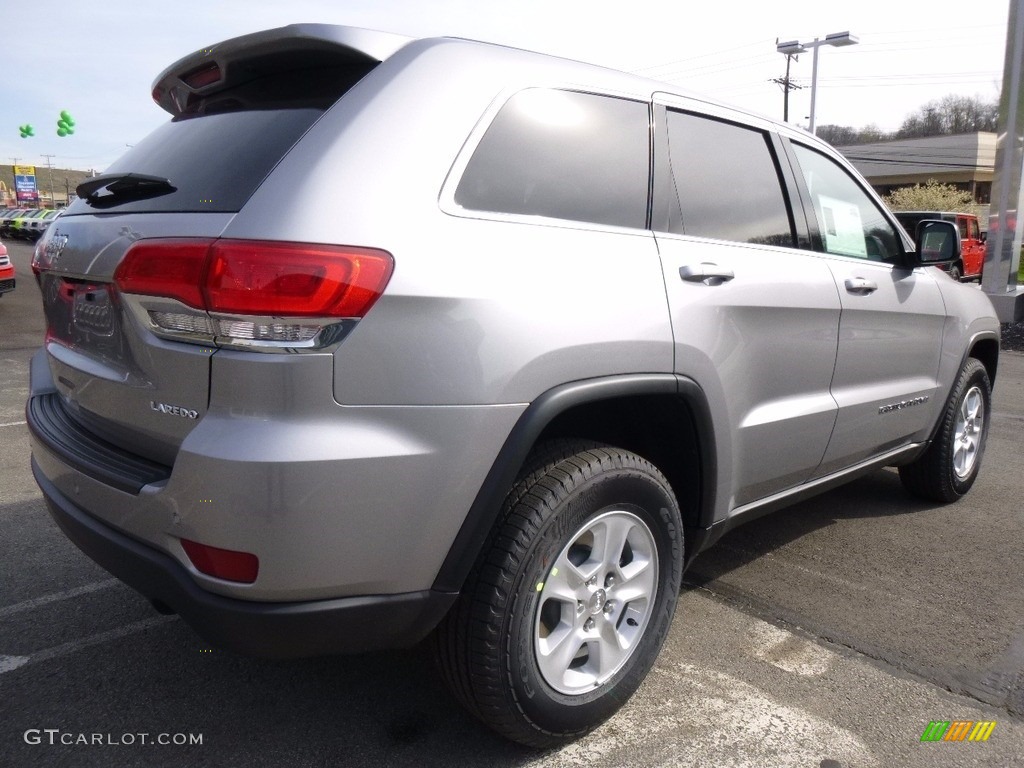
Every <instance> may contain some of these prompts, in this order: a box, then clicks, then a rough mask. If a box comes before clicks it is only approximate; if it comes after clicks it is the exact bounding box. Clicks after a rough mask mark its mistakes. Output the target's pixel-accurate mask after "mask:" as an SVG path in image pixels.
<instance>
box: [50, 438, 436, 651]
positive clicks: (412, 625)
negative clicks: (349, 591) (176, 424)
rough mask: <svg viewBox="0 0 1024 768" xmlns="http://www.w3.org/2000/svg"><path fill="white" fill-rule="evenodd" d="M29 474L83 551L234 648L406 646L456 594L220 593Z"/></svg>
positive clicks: (209, 636) (218, 643)
mask: <svg viewBox="0 0 1024 768" xmlns="http://www.w3.org/2000/svg"><path fill="white" fill-rule="evenodd" d="M32 472H33V474H34V475H35V479H36V482H37V483H39V487H40V488H41V489H42V491H43V496H44V497H45V499H46V503H47V506H48V507H49V510H50V514H51V515H52V516H53V519H54V520H55V521H56V523H57V525H58V526H60V528H61V530H62V531H63V532H64V534H65V535H66V536H67V537H68V538H69V539H71V541H72V542H74V543H75V545H76V546H77V547H78V548H79V549H81V550H82V551H83V552H84V553H85V554H86V555H88V556H89V557H90V558H92V559H93V560H94V561H96V562H97V563H98V564H99V565H101V566H102V567H103V568H105V569H106V570H107V571H109V572H110V573H112V574H113V575H114V576H116V577H117V578H119V579H120V580H122V581H123V582H125V583H126V584H128V585H129V586H131V587H132V588H133V589H135V590H137V591H138V592H140V593H141V594H143V595H144V596H145V597H147V598H149V599H150V600H155V601H158V602H160V603H162V604H164V605H166V606H167V607H169V608H171V609H173V610H174V611H175V612H176V613H178V614H180V615H181V617H182V618H183V619H184V620H185V621H186V622H187V623H188V624H189V625H190V626H191V627H192V628H193V629H194V630H195V631H196V632H197V633H198V634H199V635H200V636H202V637H203V638H204V639H205V640H207V641H208V642H210V643H211V644H213V645H215V646H218V647H221V648H225V649H227V650H230V651H234V652H236V653H242V654H246V655H249V656H259V657H264V658H293V657H303V656H320V655H326V654H334V653H358V652H361V651H368V650H379V649H384V648H402V647H409V646H412V645H415V644H416V643H417V642H419V641H420V640H422V639H423V638H424V637H425V636H426V635H427V634H428V633H429V632H430V631H431V630H432V629H433V628H434V627H435V626H436V625H437V624H438V622H439V621H440V620H441V618H442V617H443V616H444V615H445V613H446V612H447V611H448V609H449V608H450V607H451V605H452V603H453V602H454V601H455V597H456V595H455V594H452V593H444V592H436V591H433V590H424V591H421V592H409V593H405V594H398V595H370V596H365V597H345V598H337V599H331V600H315V601H308V602H286V603H265V602H252V601H246V600H238V599H235V598H230V597H224V596H222V595H215V594H212V593H210V592H207V591H206V590H204V589H202V588H200V587H199V586H197V585H196V583H195V581H194V580H193V579H192V577H191V576H190V574H189V573H188V572H187V571H186V570H185V569H184V568H183V567H182V566H181V565H180V564H179V563H178V562H177V561H175V560H174V559H173V558H171V557H170V556H168V555H166V554H164V553H163V552H160V551H158V550H156V549H153V548H152V547H149V546H146V545H145V544H142V543H140V542H138V541H136V540H135V539H132V538H130V537H129V536H126V535H125V534H123V533H121V532H119V531H117V530H115V529H113V528H112V527H110V526H108V525H106V524H105V523H102V522H100V521H99V520H97V519H96V518H94V517H92V516H91V515H89V514H88V513H86V512H84V511H83V510H81V509H80V508H78V507H77V506H76V505H75V504H74V503H73V502H72V501H71V500H70V499H68V498H67V497H65V496H64V495H63V494H61V493H60V491H58V490H57V488H56V487H55V486H54V485H53V483H51V482H50V481H49V480H48V479H47V478H46V477H45V475H44V474H43V473H42V471H41V470H40V469H39V466H38V465H37V464H36V461H35V459H34V458H33V460H32Z"/></svg>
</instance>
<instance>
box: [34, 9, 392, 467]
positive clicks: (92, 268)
mask: <svg viewBox="0 0 1024 768" xmlns="http://www.w3.org/2000/svg"><path fill="white" fill-rule="evenodd" d="M406 42H407V40H406V39H405V38H401V37H398V36H394V35H387V34H384V33H375V32H369V31H366V30H358V29H353V28H345V27H330V26H324V25H293V26H291V27H284V28H281V29H277V30H270V31H267V32H260V33H257V34H254V35H247V36H245V37H241V38H236V39H234V40H229V41H227V42H225V43H221V44H219V45H216V46H212V47H210V48H207V49H204V50H202V51H200V52H197V53H195V54H193V55H191V56H188V57H186V58H184V59H182V60H181V61H179V62H177V63H176V64H174V65H172V66H171V67H170V68H168V69H167V70H166V71H165V72H163V73H162V74H161V75H160V76H159V78H158V79H157V80H156V82H155V84H154V89H153V98H154V100H155V101H156V102H157V103H158V104H159V105H160V106H161V107H162V108H164V109H165V110H166V111H168V112H169V113H170V114H171V115H172V119H171V121H170V122H168V123H166V124H165V125H163V126H162V127H160V128H158V129H157V130H156V131H154V132H153V133H152V134H151V135H150V136H148V137H147V138H146V139H144V140H143V141H141V142H139V143H138V144H137V145H136V146H135V147H134V148H133V149H131V150H130V151H129V152H128V153H127V154H125V155H124V156H123V157H122V158H121V159H120V160H118V161H117V162H116V163H114V164H113V165H112V166H111V167H110V168H109V169H108V170H107V171H106V172H105V173H104V174H103V175H102V176H99V177H96V178H93V179H88V180H86V182H84V183H83V184H82V185H80V186H79V188H78V194H79V199H78V200H77V201H76V202H75V203H74V204H73V205H72V206H71V207H70V208H69V209H68V210H67V212H66V213H65V214H64V215H63V216H61V217H60V219H59V220H58V221H57V222H55V224H54V226H53V227H51V228H50V229H49V231H48V232H47V234H46V236H45V237H44V238H43V240H41V241H40V243H39V245H38V246H37V249H36V256H35V258H34V260H33V269H34V271H35V272H36V273H37V275H38V277H39V283H40V287H41V289H42V295H43V304H44V309H45V314H46V321H47V338H46V349H47V353H48V360H49V365H50V370H51V373H52V378H53V382H54V386H55V388H56V393H53V394H51V395H49V396H47V397H48V398H49V402H47V403H46V404H45V405H46V407H45V408H37V410H38V411H39V414H41V415H39V416H38V418H45V419H46V420H48V422H49V423H50V430H49V432H48V434H50V437H51V439H50V440H48V441H47V442H48V444H49V445H50V446H51V447H58V449H59V445H60V444H61V443H62V440H61V438H60V433H61V431H62V430H63V433H64V439H63V445H64V448H65V449H64V451H63V452H64V453H71V452H73V450H72V447H71V443H72V442H73V441H75V440H77V441H79V442H81V439H82V435H85V434H88V435H91V436H95V437H96V438H98V439H99V440H101V441H102V444H103V445H104V446H105V450H107V451H108V453H109V449H111V448H114V449H117V450H120V451H125V452H129V453H131V454H134V455H137V456H139V457H143V458H145V459H147V460H149V461H152V462H156V463H158V464H161V465H165V466H171V465H172V464H173V461H174V457H175V455H176V453H177V450H178V448H179V446H180V445H181V442H182V441H183V440H184V438H185V436H186V435H187V434H188V433H189V432H190V431H191V429H192V428H193V427H194V426H195V424H196V423H197V422H198V420H200V419H201V418H202V416H203V414H204V413H205V412H206V409H207V404H208V400H209V379H210V357H211V356H212V355H213V354H215V352H216V350H217V348H218V346H217V340H216V337H215V336H213V335H210V336H209V338H204V336H203V334H202V333H197V332H195V331H196V328H197V327H198V326H200V325H202V322H203V321H204V312H203V307H202V306H200V305H201V303H202V302H201V300H196V301H192V300H191V299H190V296H191V295H192V294H193V293H195V294H199V286H198V285H194V286H192V287H191V288H192V290H191V291H190V290H185V289H182V286H183V285H185V288H186V289H187V288H188V286H187V281H188V278H189V273H187V272H182V271H181V270H180V269H179V268H178V267H177V266H175V265H176V264H178V258H179V252H180V253H181V254H185V255H187V254H189V253H192V252H198V251H199V250H202V249H203V248H212V244H213V243H214V242H215V241H216V239H217V238H218V236H219V235H220V234H221V233H222V232H223V231H224V229H225V227H226V226H227V224H228V223H229V222H230V220H231V219H232V217H233V216H234V214H235V213H237V212H238V211H239V210H241V208H242V207H243V206H244V205H245V203H246V201H247V200H248V199H249V197H250V196H251V195H252V194H253V193H254V192H255V191H256V189H257V188H258V187H259V186H260V185H261V184H262V183H263V182H264V181H265V180H266V178H267V176H268V175H269V174H270V173H271V171H272V170H273V168H274V167H275V166H276V165H277V163H279V162H280V160H281V159H282V158H283V157H284V156H285V155H286V154H287V153H288V151H289V150H290V148H291V147H292V146H294V145H295V143H296V142H297V141H298V140H299V139H300V138H301V137H302V135H303V134H304V133H305V132H306V130H308V128H309V127H310V126H311V125H312V124H313V123H314V122H316V120H317V119H318V118H319V117H320V116H321V115H322V114H323V112H324V111H325V110H326V109H328V108H329V107H330V106H331V105H332V104H334V103H335V102H336V101H337V100H338V99H339V98H340V97H341V96H342V95H344V94H345V93H346V92H347V91H348V90H349V89H350V88H351V87H352V86H353V85H354V84H355V83H356V82H358V81H359V80H360V79H361V78H362V77H364V76H365V75H366V74H367V73H368V72H369V71H370V70H371V69H373V67H375V66H376V65H377V64H378V63H379V61H381V60H382V59H383V58H386V57H387V56H388V55H390V54H391V53H393V52H394V51H395V50H397V49H398V48H399V47H401V46H402V45H404V44H405V43H406ZM284 194H286V192H285V193H284ZM154 243H155V245H154ZM190 249H191V250H190ZM126 254H130V255H129V258H128V259H127V260H126V259H125V256H126ZM140 254H141V257H140ZM122 262H125V264H126V265H127V264H128V263H131V264H132V281H131V282H130V283H129V282H128V281H127V280H126V279H125V278H124V274H125V270H124V268H122V270H121V272H120V273H119V272H118V268H119V266H121V265H122ZM185 266H186V267H187V263H186V264H185ZM153 275H158V276H159V278H160V280H165V281H166V280H168V279H173V280H177V281H178V289H176V290H171V291H161V289H160V287H159V285H157V282H156V279H155V278H153V277H152V276H153ZM140 276H141V277H140ZM168 276H170V277H168ZM147 281H148V282H147ZM126 286H128V287H129V289H126ZM138 286H143V289H142V290H143V292H144V293H148V294H149V295H148V296H146V297H145V301H142V300H140V298H139V296H137V295H135V293H134V291H137V290H140V289H139V288H138ZM152 286H155V287H152ZM197 306H198V309H197ZM154 312H156V313H157V314H154ZM160 312H163V314H159V313H160ZM158 315H159V317H160V318H164V319H163V320H161V322H165V323H167V324H168V327H170V328H171V330H170V331H167V332H164V331H165V330H166V329H165V328H164V327H163V326H160V325H157V324H154V322H153V318H155V317H158ZM166 318H171V319H170V320H167V319H166ZM190 324H191V325H190ZM175 329H177V330H175ZM32 407H33V406H32V405H30V409H31V408H32ZM47 414H48V415H47ZM61 425H64V426H61ZM37 431H39V430H37ZM72 438H73V439H72Z"/></svg>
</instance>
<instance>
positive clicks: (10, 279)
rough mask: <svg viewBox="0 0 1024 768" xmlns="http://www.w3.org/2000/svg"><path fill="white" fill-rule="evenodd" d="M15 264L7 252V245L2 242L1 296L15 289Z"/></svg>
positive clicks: (0, 247)
mask: <svg viewBox="0 0 1024 768" xmlns="http://www.w3.org/2000/svg"><path fill="white" fill-rule="evenodd" d="M14 283H15V279H14V264H12V263H11V257H10V256H9V255H8V253H7V246H5V245H4V244H3V243H0V296H3V295H4V294H5V293H7V292H9V291H13V290H14Z"/></svg>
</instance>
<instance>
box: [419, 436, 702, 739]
mask: <svg viewBox="0 0 1024 768" xmlns="http://www.w3.org/2000/svg"><path fill="white" fill-rule="evenodd" d="M590 527H592V528H590ZM602 530H603V531H605V534H606V535H607V536H608V538H609V539H610V538H613V537H614V536H613V530H615V531H625V530H628V531H629V533H628V535H626V534H623V536H624V538H623V542H624V544H623V546H622V548H621V550H620V549H619V548H618V547H617V546H610V547H609V548H608V549H607V550H606V553H615V552H618V555H615V556H614V557H617V558H618V559H617V560H614V565H612V566H610V567H608V566H606V565H603V564H601V563H598V561H600V560H601V559H602V558H601V557H596V556H595V553H597V552H598V550H599V549H601V547H600V544H599V543H598V542H599V540H600V531H602ZM592 531H598V532H599V533H598V534H595V535H594V536H593V538H589V539H588V538H586V537H587V536H589V535H591V532H592ZM584 532H585V533H584ZM581 533H582V534H583V535H580V534H581ZM581 542H583V543H582V544H581ZM586 542H589V543H590V545H592V546H591V550H590V553H589V554H587V552H586V547H587V544H586ZM570 543H573V547H572V548H570V547H569V544H570ZM645 548H646V549H645ZM645 552H646V553H647V554H646V555H645V554H644V553H645ZM651 553H656V556H650V555H651ZM581 557H582V558H584V559H585V562H584V561H582V560H581V561H580V562H579V563H577V562H576V560H579V559H580V558H581ZM604 560H605V562H608V561H609V558H608V557H605V558H604ZM567 562H571V563H572V564H573V566H572V568H568V567H567V568H564V569H563V570H564V572H563V573H562V574H561V576H560V577H559V576H556V574H558V573H559V571H558V567H557V564H558V563H563V564H564V563H567ZM682 564H683V531H682V523H681V519H680V514H679V507H678V504H677V503H676V500H675V496H674V495H673V493H672V490H671V488H670V487H669V484H668V482H667V481H666V480H665V478H664V476H663V475H662V474H661V473H660V472H659V471H658V470H657V469H656V468H655V467H654V466H653V465H652V464H651V463H650V462H648V461H646V460H645V459H642V458H640V457H639V456H636V455H635V454H632V453H629V452H628V451H624V450H621V449H618V448H612V447H609V446H599V445H589V444H584V443H579V442H568V441H565V442H559V443H555V444H549V445H546V446H544V447H542V448H541V449H540V450H539V451H538V452H535V453H534V455H533V456H532V457H531V459H530V460H529V461H527V463H526V466H525V467H524V469H523V472H522V474H521V475H520V478H519V479H518V480H517V482H516V483H515V484H514V486H513V487H512V490H511V491H510V492H509V494H508V496H507V498H506V500H505V503H504V505H503V508H502V514H501V517H500V518H499V520H498V522H497V524H496V526H495V529H494V531H493V532H492V534H491V536H490V538H489V540H488V542H487V544H486V545H485V547H484V550H483V552H482V554H481V556H480V559H479V560H478V562H477V563H476V565H475V567H474V569H473V571H472V573H471V575H470V577H469V579H468V580H467V583H466V585H465V587H464V589H463V591H462V595H461V596H460V598H459V600H458V602H457V603H456V605H455V606H454V607H453V609H452V611H451V612H450V613H449V615H448V616H447V617H446V618H445V620H444V621H443V622H442V623H441V625H440V626H439V627H438V629H437V631H436V632H435V634H434V648H435V654H436V658H437V661H438V666H439V669H440V671H441V674H442V676H443V677H444V679H445V682H446V683H447V685H448V687H449V688H450V689H451V690H452V692H453V693H454V694H455V696H456V697H457V698H458V699H459V700H460V701H461V702H462V704H463V705H464V706H465V707H466V708H467V709H468V710H469V711H470V712H471V713H473V714H474V715H475V716H476V717H478V718H479V719H480V720H482V721H483V722H484V723H486V724H487V725H488V726H490V727H491V728H493V729H494V730H496V731H497V732H498V733H500V734H502V735H503V736H505V737H507V738H509V739H512V740H514V741H517V742H520V743H522V744H526V745H528V746H533V747H552V746H556V745H558V744H561V743H564V742H566V741H569V740H571V739H575V738H578V737H580V736H582V735H584V734H586V733H587V732H589V731H591V730H593V729H594V728H595V727H597V726H598V725H600V724H601V723H602V722H604V721H605V720H607V719H608V718H609V717H611V716H612V715H613V714H615V712H616V711H618V709H619V708H620V707H622V705H623V704H625V703H626V701H627V700H628V699H629V697H630V696H632V695H633V693H634V692H635V691H636V689H637V688H638V687H639V685H640V683H641V682H643V680H644V678H645V677H646V676H647V673H648V672H649V671H650V668H651V666H652V665H653V664H654V661H655V659H656V657H657V655H658V652H659V651H660V650H661V646H662V644H663V643H664V641H665V637H666V636H667V634H668V630H669V627H670V625H671V623H672V617H673V615H674V613H675V606H676V600H677V598H678V594H679V585H680V583H681V579H682ZM609 568H610V571H614V572H615V574H618V575H617V576H616V575H615V574H612V573H610V572H609ZM591 569H593V570H592V572H593V573H594V574H595V575H594V576H593V578H592V579H591V580H589V581H587V582H583V581H582V580H577V581H578V583H577V585H576V587H575V588H576V589H578V590H589V591H588V592H587V593H586V594H588V595H590V599H589V600H588V601H587V603H586V604H585V605H584V603H583V601H580V600H577V602H576V605H575V606H574V605H572V601H571V600H569V601H566V600H564V599H563V597H562V595H561V594H560V593H559V594H558V595H556V596H554V597H546V595H547V590H545V584H546V583H547V582H548V581H549V580H554V581H552V583H556V582H558V579H559V578H561V579H563V580H564V581H565V583H566V584H568V583H569V582H570V580H572V579H575V577H576V575H577V574H578V573H581V572H584V571H586V572H588V573H589V572H591ZM628 574H632V575H628ZM616 578H618V579H621V580H622V583H621V584H619V583H617V582H616V581H615V579H616ZM641 581H643V583H648V584H650V585H652V586H651V591H653V599H650V600H648V599H646V598H640V599H636V598H635V597H629V598H626V593H625V592H621V591H620V592H616V587H617V586H618V587H623V586H624V585H625V584H629V585H630V590H631V591H630V593H629V594H630V595H635V594H636V592H637V584H640V583H641ZM595 582H597V583H595ZM616 594H621V595H623V599H622V600H616V599H615V595H616ZM581 606H583V607H582V608H581ZM552 607H553V608H552ZM549 623H550V624H556V625H557V626H556V627H555V629H559V630H560V631H562V635H561V636H562V637H566V638H567V639H566V640H565V641H564V643H565V644H564V646H560V647H562V648H563V650H568V651H572V646H574V645H576V646H578V647H577V649H576V650H575V651H574V652H573V655H572V656H570V655H568V654H558V655H559V656H561V657H563V658H565V659H571V660H570V661H567V662H566V664H567V666H566V669H565V670H564V674H563V675H562V676H561V677H560V678H558V677H557V676H553V680H554V684H555V685H559V686H562V685H576V684H577V683H578V682H579V680H585V679H586V678H587V676H588V675H593V678H594V681H593V684H592V686H591V687H587V688H586V689H582V688H581V689H579V690H576V689H572V690H570V691H568V692H566V691H565V690H562V691H560V690H557V689H556V688H555V687H553V685H552V681H551V680H549V679H548V677H546V676H545V675H546V674H548V675H551V674H552V668H555V669H560V668H561V667H560V666H559V664H558V663H555V662H554V661H553V657H554V656H555V655H556V654H555V653H554V651H552V652H551V655H550V657H548V658H545V659H541V658H540V656H541V655H542V652H541V651H540V650H538V649H540V648H541V646H542V645H543V644H544V643H547V642H549V640H550V639H551V638H554V637H556V634H555V631H554V630H549V629H547V628H546V627H547V626H548V624H549ZM588 625H589V626H588ZM586 632H590V633H593V634H592V635H586V634H581V633H586ZM607 633H611V635H612V636H614V637H615V638H619V637H626V636H628V638H629V639H630V640H631V642H630V643H629V644H628V647H629V648H631V649H632V650H626V651H622V650H620V647H619V646H611V645H609V644H608V643H607V640H606V639H607V638H608V637H609V635H608V634H607ZM579 636H582V637H584V638H585V639H583V640H580V639H578V637H579ZM606 647H607V648H614V649H615V650H614V651H613V650H609V651H608V656H607V659H608V661H607V662H606V666H607V667H608V668H607V669H603V670H602V669H600V666H601V665H600V663H599V662H601V660H602V655H603V654H605V648H606ZM592 648H593V649H594V650H593V651H592V650H591V649H592ZM592 653H593V655H594V658H591V654H592ZM615 653H619V654H625V657H624V658H623V659H616V657H615V655H614V654H615ZM616 663H617V664H618V666H616V667H614V668H612V666H613V665H614V664H616ZM542 664H544V665H546V666H545V667H544V668H543V669H542ZM544 669H546V670H547V672H545V671H544ZM577 678H579V680H577ZM567 680H571V682H566V681H567ZM586 684H587V685H590V683H586Z"/></svg>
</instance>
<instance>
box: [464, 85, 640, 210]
mask: <svg viewBox="0 0 1024 768" xmlns="http://www.w3.org/2000/svg"><path fill="white" fill-rule="evenodd" d="M649 132H650V118H649V115H648V107H647V104H645V103H640V102H636V101H627V100H625V99H617V98H611V97H607V96H597V95H594V94H589V93H576V92H571V91H558V90H549V89H543V88H530V89H527V90H525V91H521V92H519V93H517V94H516V95H515V96H513V97H512V98H511V99H509V100H508V102H507V103H506V104H505V106H503V107H502V108H501V111H499V112H498V114H497V116H496V117H495V118H494V122H492V123H491V125H490V126H489V127H488V128H487V132H486V133H485V134H484V137H483V139H482V140H481V141H480V145H479V146H478V147H477V149H476V152H474V154H473V157H472V158H471V159H470V161H469V164H468V165H467V167H466V171H465V173H464V174H463V176H462V179H461V180H460V182H459V186H458V189H456V191H455V202H456V203H458V204H459V205H461V206H462V207H463V208H469V209H472V210H477V211H496V212H500V213H515V214H524V215H528V216H550V217H552V218H556V219H572V220H574V221H588V222H594V223H598V224H609V225H613V226H619V227H637V228H643V227H645V226H646V225H647V188H648V175H649V173H650V159H649V158H650V149H649V147H650V140H649Z"/></svg>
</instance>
